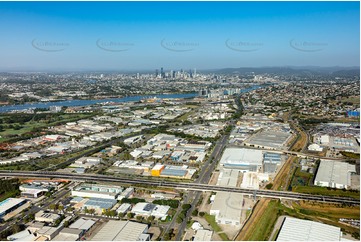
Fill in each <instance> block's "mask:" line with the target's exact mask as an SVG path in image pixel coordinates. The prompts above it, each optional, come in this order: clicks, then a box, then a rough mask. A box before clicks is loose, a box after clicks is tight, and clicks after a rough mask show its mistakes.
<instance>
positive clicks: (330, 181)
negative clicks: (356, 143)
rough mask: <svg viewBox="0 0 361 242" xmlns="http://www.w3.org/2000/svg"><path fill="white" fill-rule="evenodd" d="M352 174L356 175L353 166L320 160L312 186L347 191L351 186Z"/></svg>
mask: <svg viewBox="0 0 361 242" xmlns="http://www.w3.org/2000/svg"><path fill="white" fill-rule="evenodd" d="M352 173H356V166H355V165H351V164H349V163H346V162H339V161H334V160H321V162H320V165H319V167H318V171H317V174H316V178H315V181H314V185H315V186H322V187H335V188H338V189H343V188H346V189H348V188H350V186H351V174H352Z"/></svg>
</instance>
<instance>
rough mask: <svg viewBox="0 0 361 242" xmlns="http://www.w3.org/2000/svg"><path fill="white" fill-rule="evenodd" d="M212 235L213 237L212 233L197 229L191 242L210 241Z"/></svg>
mask: <svg viewBox="0 0 361 242" xmlns="http://www.w3.org/2000/svg"><path fill="white" fill-rule="evenodd" d="M212 235H213V231H210V230H206V229H199V230H197V233H196V235H195V236H194V239H193V241H211V240H212Z"/></svg>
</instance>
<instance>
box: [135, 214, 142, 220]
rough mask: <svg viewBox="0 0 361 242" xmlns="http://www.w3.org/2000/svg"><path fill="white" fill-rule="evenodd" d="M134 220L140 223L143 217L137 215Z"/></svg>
mask: <svg viewBox="0 0 361 242" xmlns="http://www.w3.org/2000/svg"><path fill="white" fill-rule="evenodd" d="M135 218H136V219H137V220H138V221H142V218H143V216H141V215H138V216H136V217H135Z"/></svg>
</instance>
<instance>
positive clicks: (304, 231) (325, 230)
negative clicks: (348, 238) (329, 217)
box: [277, 217, 343, 241]
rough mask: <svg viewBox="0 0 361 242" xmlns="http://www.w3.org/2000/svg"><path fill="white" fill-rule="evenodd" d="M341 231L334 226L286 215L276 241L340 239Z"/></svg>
mask: <svg viewBox="0 0 361 242" xmlns="http://www.w3.org/2000/svg"><path fill="white" fill-rule="evenodd" d="M341 236H342V232H341V229H340V228H337V227H335V226H331V225H327V224H322V223H319V222H314V221H309V220H302V219H297V218H291V217H286V218H285V220H284V221H283V224H282V227H281V230H280V232H279V234H278V237H277V241H341V240H343V239H342V237H341Z"/></svg>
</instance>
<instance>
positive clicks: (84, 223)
mask: <svg viewBox="0 0 361 242" xmlns="http://www.w3.org/2000/svg"><path fill="white" fill-rule="evenodd" d="M96 221H97V219H96ZM96 221H94V220H92V219H84V218H79V219H78V220H77V221H75V222H74V223H72V224H71V225H70V226H69V228H71V229H80V230H85V231H88V230H89V229H90V228H91V227H92V226H93V225H94V224H95V223H96Z"/></svg>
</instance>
